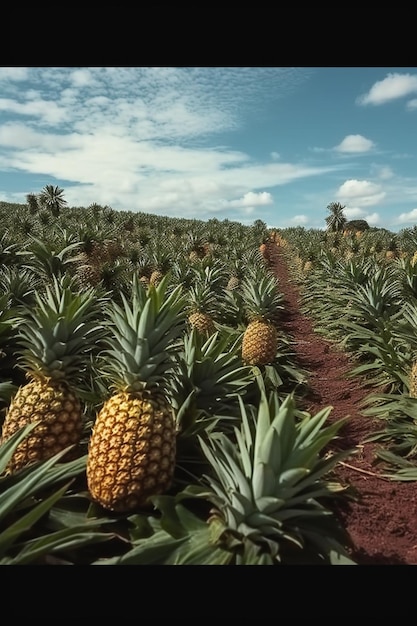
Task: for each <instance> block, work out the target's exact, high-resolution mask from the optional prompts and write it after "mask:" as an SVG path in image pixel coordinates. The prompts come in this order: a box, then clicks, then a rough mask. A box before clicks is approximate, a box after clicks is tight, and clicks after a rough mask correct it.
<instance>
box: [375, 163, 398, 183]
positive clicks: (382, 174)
mask: <svg viewBox="0 0 417 626" xmlns="http://www.w3.org/2000/svg"><path fill="white" fill-rule="evenodd" d="M376 171H377V176H378V177H379V178H380V179H381V180H389V179H390V178H393V176H394V172H393V171H392V169H391V168H390V167H388V165H384V166H382V167H378V168H377V169H376Z"/></svg>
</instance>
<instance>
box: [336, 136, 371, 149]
mask: <svg viewBox="0 0 417 626" xmlns="http://www.w3.org/2000/svg"><path fill="white" fill-rule="evenodd" d="M374 145H375V144H374V142H373V141H371V140H370V139H366V137H363V136H362V135H347V136H346V137H345V138H344V139H343V141H342V142H341V143H340V144H339V145H338V146H336V147H335V150H336V151H337V152H349V153H352V152H369V150H372V148H373V147H374Z"/></svg>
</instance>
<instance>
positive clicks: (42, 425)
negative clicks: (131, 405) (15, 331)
mask: <svg viewBox="0 0 417 626" xmlns="http://www.w3.org/2000/svg"><path fill="white" fill-rule="evenodd" d="M35 299H36V305H35V306H34V307H33V308H32V309H31V310H28V311H27V315H26V316H25V317H24V319H23V321H22V324H21V326H20V328H19V338H20V343H21V346H22V351H21V354H20V356H19V362H20V364H21V366H22V368H23V370H24V371H25V373H26V377H27V378H28V379H29V380H28V382H27V383H25V384H22V385H21V386H20V387H19V388H18V390H17V392H16V394H15V395H14V397H13V398H12V401H11V403H10V405H9V407H8V410H7V413H6V417H5V420H4V424H3V429H2V438H1V442H6V441H7V440H8V439H10V437H11V436H12V435H13V434H14V433H15V432H16V431H18V430H19V429H21V428H23V427H24V426H26V425H27V424H31V423H34V422H38V424H37V425H36V427H35V428H34V429H33V430H32V431H31V433H30V435H29V436H28V437H27V438H25V440H24V441H22V443H21V444H20V445H19V446H18V447H17V450H16V452H15V453H14V455H13V457H12V459H11V461H10V463H9V466H8V471H9V472H10V473H14V472H15V471H17V470H19V469H21V468H22V467H24V466H26V465H28V464H30V463H33V462H35V461H42V460H45V459H49V458H50V457H52V456H53V455H55V454H56V453H57V452H59V451H61V450H63V449H65V448H66V447H68V446H70V445H76V444H78V443H79V442H80V439H81V435H82V430H83V426H84V421H83V407H82V404H81V401H80V398H79V394H78V391H79V389H80V388H82V387H83V384H84V383H83V379H84V377H85V376H86V372H87V370H88V363H89V360H90V357H91V350H92V346H93V345H94V343H95V339H96V338H98V336H99V332H100V331H101V327H100V326H99V325H98V324H97V320H96V317H95V315H96V313H97V309H96V297H95V294H94V291H93V290H90V291H84V292H81V293H75V292H74V291H73V290H72V288H71V282H70V280H69V279H67V278H64V279H62V280H58V279H56V278H54V280H53V286H47V287H46V290H45V293H41V292H38V291H36V293H35Z"/></svg>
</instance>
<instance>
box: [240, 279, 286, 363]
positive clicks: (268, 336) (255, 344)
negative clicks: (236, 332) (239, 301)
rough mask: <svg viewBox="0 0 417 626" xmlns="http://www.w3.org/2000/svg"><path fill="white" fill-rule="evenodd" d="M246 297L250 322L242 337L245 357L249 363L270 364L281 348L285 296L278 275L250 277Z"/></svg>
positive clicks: (245, 287)
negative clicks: (280, 323) (279, 325)
mask: <svg viewBox="0 0 417 626" xmlns="http://www.w3.org/2000/svg"><path fill="white" fill-rule="evenodd" d="M242 297H243V301H244V307H245V311H246V316H247V320H248V325H247V327H246V330H245V332H244V334H243V339H242V360H243V362H244V363H246V364H248V365H267V364H270V363H272V362H273V361H274V359H275V357H276V354H277V348H278V334H277V327H276V325H277V323H278V314H279V310H280V309H282V299H283V295H282V294H281V292H280V291H279V289H278V283H277V281H276V279H275V277H274V276H272V275H269V274H265V275H264V276H262V277H261V278H260V279H259V280H254V279H253V278H251V277H246V278H245V279H244V281H243V282H242Z"/></svg>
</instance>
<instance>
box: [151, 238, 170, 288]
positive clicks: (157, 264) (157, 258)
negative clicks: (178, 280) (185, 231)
mask: <svg viewBox="0 0 417 626" xmlns="http://www.w3.org/2000/svg"><path fill="white" fill-rule="evenodd" d="M151 258H152V259H153V266H154V267H153V271H152V273H151V275H150V277H149V284H150V285H155V286H156V285H159V283H160V282H161V280H162V279H163V277H164V276H165V275H166V274H167V273H168V272H169V271H170V269H171V266H172V254H171V252H170V251H169V250H168V249H167V248H163V247H160V248H155V250H154V252H153V253H152V257H151Z"/></svg>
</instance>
